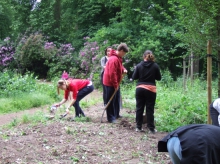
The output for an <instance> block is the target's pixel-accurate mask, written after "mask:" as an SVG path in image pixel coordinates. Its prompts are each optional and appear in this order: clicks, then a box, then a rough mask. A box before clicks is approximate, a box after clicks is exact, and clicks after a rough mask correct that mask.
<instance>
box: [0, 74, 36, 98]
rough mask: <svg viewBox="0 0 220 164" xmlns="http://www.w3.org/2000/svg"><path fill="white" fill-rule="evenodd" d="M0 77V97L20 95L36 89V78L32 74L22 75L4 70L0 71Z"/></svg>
mask: <svg viewBox="0 0 220 164" xmlns="http://www.w3.org/2000/svg"><path fill="white" fill-rule="evenodd" d="M0 78H1V81H0V86H1V87H0V95H1V96H0V98H1V97H2V98H3V97H4V98H5V97H10V96H20V95H21V94H22V93H25V92H26V93H30V92H34V91H36V79H34V77H33V74H26V75H24V76H22V75H20V74H15V73H12V72H10V71H4V72H1V73H0Z"/></svg>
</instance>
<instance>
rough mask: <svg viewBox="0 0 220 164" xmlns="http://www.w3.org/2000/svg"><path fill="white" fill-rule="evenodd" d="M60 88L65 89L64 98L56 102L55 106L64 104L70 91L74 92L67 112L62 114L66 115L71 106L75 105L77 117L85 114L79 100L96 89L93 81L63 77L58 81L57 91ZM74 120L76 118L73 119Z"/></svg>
mask: <svg viewBox="0 0 220 164" xmlns="http://www.w3.org/2000/svg"><path fill="white" fill-rule="evenodd" d="M59 89H62V90H64V91H65V92H64V98H63V100H62V101H61V102H60V103H57V104H55V105H54V106H56V107H59V106H60V105H62V104H64V103H65V102H66V101H67V100H68V97H69V94H70V91H71V92H72V97H73V99H72V100H71V102H70V104H69V106H68V108H67V109H66V113H65V114H64V115H62V116H61V118H62V117H65V116H66V115H67V114H68V113H69V108H70V107H71V106H74V108H75V117H80V116H83V117H85V114H84V112H83V110H82V109H81V107H80V106H79V102H80V100H81V99H83V98H84V97H85V96H86V95H88V94H89V93H91V92H92V91H93V90H94V87H93V84H92V81H89V80H85V79H68V80H65V79H61V80H59V81H58V83H57V91H58V94H59ZM72 120H74V118H73V119H72Z"/></svg>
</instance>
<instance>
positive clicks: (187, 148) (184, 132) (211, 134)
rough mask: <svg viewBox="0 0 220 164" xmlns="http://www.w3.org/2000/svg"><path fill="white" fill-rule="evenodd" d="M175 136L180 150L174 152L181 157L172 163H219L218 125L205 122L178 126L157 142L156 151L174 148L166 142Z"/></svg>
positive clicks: (219, 133) (219, 135) (219, 130)
mask: <svg viewBox="0 0 220 164" xmlns="http://www.w3.org/2000/svg"><path fill="white" fill-rule="evenodd" d="M176 137H177V138H178V139H179V144H180V150H181V151H180V152H177V153H176V152H175V153H174V154H177V155H178V154H179V155H180V157H181V156H182V158H181V159H179V161H177V162H175V161H173V163H174V164H177V163H183V164H220V155H219V152H220V142H219V137H220V128H219V127H217V126H213V125H207V124H192V125H186V126H182V127H179V128H178V129H176V130H174V131H173V132H171V133H169V134H168V135H167V136H165V137H164V138H163V139H162V140H160V141H159V142H158V152H167V151H169V153H170V152H171V151H172V149H173V148H174V149H175V146H174V147H170V146H169V144H168V143H169V140H171V139H173V138H176ZM174 145H175V144H174ZM179 155H178V156H179ZM175 156H176V155H175ZM172 158H173V155H172V154H171V159H172Z"/></svg>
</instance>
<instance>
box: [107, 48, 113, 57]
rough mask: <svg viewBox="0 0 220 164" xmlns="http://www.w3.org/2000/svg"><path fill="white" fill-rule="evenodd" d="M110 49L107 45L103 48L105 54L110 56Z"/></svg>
mask: <svg viewBox="0 0 220 164" xmlns="http://www.w3.org/2000/svg"><path fill="white" fill-rule="evenodd" d="M111 50H112V47H110V46H109V47H107V48H106V49H105V56H108V57H109V56H110V51H111Z"/></svg>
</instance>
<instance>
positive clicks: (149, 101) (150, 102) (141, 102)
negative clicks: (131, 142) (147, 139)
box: [135, 88, 156, 130]
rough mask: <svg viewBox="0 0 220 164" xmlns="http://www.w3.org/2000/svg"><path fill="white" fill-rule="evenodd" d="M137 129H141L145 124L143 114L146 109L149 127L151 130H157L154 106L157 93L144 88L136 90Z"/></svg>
mask: <svg viewBox="0 0 220 164" xmlns="http://www.w3.org/2000/svg"><path fill="white" fill-rule="evenodd" d="M135 97H136V127H137V128H139V129H141V128H142V123H143V113H144V108H145V107H146V115H147V127H148V128H149V129H150V130H154V129H155V125H154V106H155V101H156V93H154V92H151V91H149V90H147V89H144V88H136V94H135Z"/></svg>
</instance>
